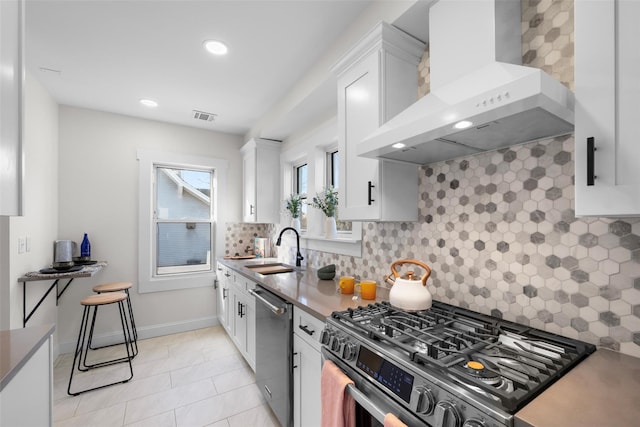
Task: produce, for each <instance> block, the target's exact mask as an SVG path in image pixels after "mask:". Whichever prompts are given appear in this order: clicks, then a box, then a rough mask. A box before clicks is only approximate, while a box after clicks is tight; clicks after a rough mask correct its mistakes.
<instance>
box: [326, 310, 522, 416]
mask: <svg viewBox="0 0 640 427" xmlns="http://www.w3.org/2000/svg"><path fill="white" fill-rule="evenodd" d="M328 322H330V320H329V321H328ZM320 342H321V343H322V346H323V347H324V348H325V349H327V350H328V351H330V352H331V353H332V355H334V356H335V357H337V358H339V359H340V360H341V361H342V362H343V363H344V364H346V365H348V367H349V368H350V372H348V373H347V375H348V376H352V375H359V376H361V377H363V378H366V379H367V381H368V382H370V383H371V384H374V385H375V386H376V387H377V388H378V389H380V390H382V391H383V392H384V393H385V394H386V395H388V396H389V398H390V399H394V400H395V401H396V402H397V403H399V404H401V405H402V406H404V407H405V408H407V409H408V410H409V411H411V412H412V413H414V414H415V416H416V417H418V418H419V419H421V420H423V421H424V422H425V426H426V425H428V426H432V427H505V426H510V425H511V420H510V419H506V418H505V417H504V415H503V414H500V413H496V411H494V410H492V409H491V408H489V407H481V408H479V407H476V406H474V405H471V404H469V403H466V402H465V400H464V395H465V393H466V391H465V390H464V389H462V388H457V387H456V386H455V384H450V383H448V382H447V383H445V382H443V381H442V380H440V379H439V378H437V377H436V376H432V375H429V372H428V371H427V369H426V368H425V369H424V370H423V372H418V371H417V370H416V369H415V368H414V367H412V366H408V364H406V363H404V362H403V361H402V360H400V359H399V360H395V359H393V358H391V357H388V356H385V355H384V352H383V351H381V350H380V349H378V348H376V344H375V342H364V341H363V340H361V339H360V338H359V337H357V336H354V335H353V334H350V333H348V332H345V331H343V330H342V329H340V328H338V327H335V326H333V325H330V324H327V326H326V327H325V329H324V330H323V331H322V333H321V334H320Z"/></svg>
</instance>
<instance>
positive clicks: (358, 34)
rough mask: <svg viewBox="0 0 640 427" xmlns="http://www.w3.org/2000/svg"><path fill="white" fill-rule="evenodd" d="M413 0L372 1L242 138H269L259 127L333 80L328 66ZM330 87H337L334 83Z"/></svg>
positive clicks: (407, 6) (399, 14)
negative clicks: (381, 22) (377, 25)
mask: <svg viewBox="0 0 640 427" xmlns="http://www.w3.org/2000/svg"><path fill="white" fill-rule="evenodd" d="M415 3H416V0H394V1H389V0H377V1H373V2H372V3H371V4H370V5H369V6H368V7H367V8H366V9H365V10H364V12H363V13H362V14H361V15H360V16H358V18H357V19H356V20H355V21H354V22H353V23H352V24H351V25H350V26H349V28H348V29H347V30H346V31H345V32H344V33H343V34H341V35H340V37H339V38H338V39H337V40H336V41H335V42H334V43H333V44H332V45H331V47H329V49H327V51H326V52H324V53H323V54H322V55H321V57H320V58H319V59H318V60H317V61H316V62H315V63H314V65H313V66H312V67H311V68H310V69H309V70H308V72H307V73H306V74H305V75H304V77H303V78H302V79H300V80H299V81H298V82H296V83H295V84H294V85H293V86H292V88H291V90H289V92H287V93H286V94H283V96H282V98H281V99H280V100H279V101H278V102H277V103H276V104H275V105H273V107H271V108H269V110H268V112H267V113H266V114H265V115H264V116H263V117H261V118H260V120H258V121H257V122H256V123H254V124H253V126H252V127H251V129H250V130H249V132H247V134H246V135H245V139H247V140H249V139H251V138H253V137H256V136H263V137H265V138H269V135H263V134H262V132H261V131H262V129H263V128H266V127H269V125H270V124H271V123H273V122H278V121H280V120H282V119H283V117H284V116H286V115H287V114H289V113H290V112H291V111H292V110H293V109H295V108H297V106H298V105H299V104H301V103H303V102H304V100H305V98H306V97H308V96H309V95H310V94H311V93H313V92H314V91H315V90H316V89H317V88H318V87H319V86H322V85H324V84H325V83H326V81H327V80H331V81H333V80H335V76H332V75H331V74H330V70H331V67H333V66H334V65H335V64H336V62H338V60H339V59H340V58H341V57H342V56H343V55H344V54H345V53H346V52H347V51H348V50H349V49H351V48H352V47H353V46H354V45H355V44H357V43H358V41H359V40H360V39H361V38H362V37H364V35H365V34H366V33H367V32H368V31H370V30H371V28H373V27H374V26H375V25H376V24H377V23H378V22H380V21H384V22H394V21H396V20H397V19H398V18H399V17H400V16H402V14H403V13H405V12H406V11H407V10H408V9H410V8H411V6H413V5H414V4H415ZM425 19H426V17H425ZM310 49H312V47H310ZM333 86H334V87H337V83H336V84H334V85H333ZM336 108H337V105H336ZM333 114H335V112H333ZM329 115H331V113H329ZM317 125H318V123H316V124H313V125H312V126H311V127H315V126H317ZM307 130H309V129H307ZM307 130H304V131H303V132H306V131H307Z"/></svg>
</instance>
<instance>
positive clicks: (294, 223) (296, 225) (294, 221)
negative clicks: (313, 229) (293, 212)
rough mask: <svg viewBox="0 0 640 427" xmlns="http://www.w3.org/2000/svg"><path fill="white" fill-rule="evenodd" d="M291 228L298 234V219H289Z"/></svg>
mask: <svg viewBox="0 0 640 427" xmlns="http://www.w3.org/2000/svg"><path fill="white" fill-rule="evenodd" d="M291 227H293V228H295V229H296V231H297V232H298V233H299V232H300V218H292V219H291Z"/></svg>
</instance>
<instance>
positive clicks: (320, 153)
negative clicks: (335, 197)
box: [280, 118, 362, 257]
mask: <svg viewBox="0 0 640 427" xmlns="http://www.w3.org/2000/svg"><path fill="white" fill-rule="evenodd" d="M337 141H338V137H337V121H336V119H335V118H333V119H331V120H329V121H328V122H326V123H325V124H323V125H321V126H319V127H318V128H316V129H314V130H313V131H312V132H310V133H309V134H308V135H307V136H306V137H304V139H302V140H300V141H296V142H295V143H294V144H292V148H289V149H286V150H285V151H283V152H282V153H281V155H280V162H281V168H282V169H281V170H282V177H283V182H282V185H283V187H282V188H283V194H289V193H291V192H293V190H294V188H295V187H294V184H295V182H294V177H293V173H294V166H295V165H300V164H303V163H306V164H307V168H308V169H307V192H308V194H307V197H308V198H311V197H313V196H314V195H315V194H316V193H318V192H320V191H322V190H323V189H325V188H326V185H327V182H328V179H327V169H328V166H327V152H328V151H329V149H330V147H333V148H337V146H338V145H337ZM323 220H324V216H323V214H322V212H320V211H319V210H318V209H313V208H312V209H309V210H308V219H307V221H308V223H307V229H306V230H302V233H301V241H300V245H301V246H302V247H303V248H307V249H312V250H317V251H322V252H328V253H334V254H340V255H348V256H355V257H362V222H360V221H353V222H352V230H351V232H347V231H345V232H340V233H338V237H337V238H335V239H326V238H325V237H324V234H323V232H322V230H323V227H324V221H323ZM281 225H282V226H283V227H284V226H288V225H289V224H287V223H285V222H282V224H281ZM287 236H289V238H291V237H290V234H289V233H287V234H285V236H283V238H284V239H286V238H287ZM294 237H295V236H294ZM294 244H295V242H294Z"/></svg>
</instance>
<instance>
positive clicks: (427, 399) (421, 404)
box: [414, 387, 436, 415]
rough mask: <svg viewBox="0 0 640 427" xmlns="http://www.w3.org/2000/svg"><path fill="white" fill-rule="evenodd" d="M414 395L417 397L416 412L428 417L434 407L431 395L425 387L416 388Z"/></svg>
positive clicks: (434, 402) (434, 401) (434, 403)
mask: <svg viewBox="0 0 640 427" xmlns="http://www.w3.org/2000/svg"><path fill="white" fill-rule="evenodd" d="M414 393H416V394H417V395H418V398H417V400H416V412H418V413H419V414H424V415H429V414H430V413H431V412H433V408H434V407H435V406H436V400H435V398H434V397H433V393H432V392H431V390H429V389H428V388H426V387H416V389H415V390H414Z"/></svg>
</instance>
